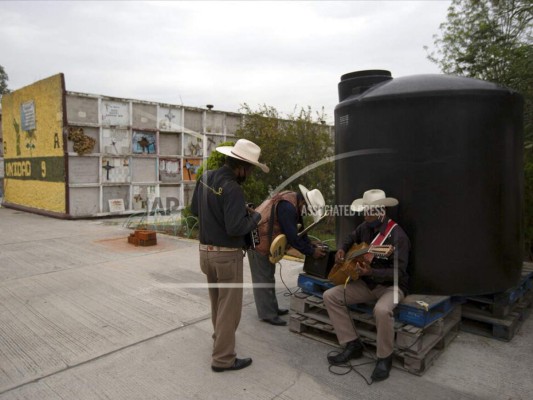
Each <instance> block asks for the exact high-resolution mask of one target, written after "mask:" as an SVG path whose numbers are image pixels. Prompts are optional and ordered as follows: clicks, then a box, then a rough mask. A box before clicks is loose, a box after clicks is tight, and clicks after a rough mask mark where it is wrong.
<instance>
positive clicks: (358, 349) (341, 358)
mask: <svg viewBox="0 0 533 400" xmlns="http://www.w3.org/2000/svg"><path fill="white" fill-rule="evenodd" d="M362 356H363V345H362V344H361V341H360V340H359V339H355V340H352V341H351V342H348V343H346V347H345V348H344V350H343V351H342V352H341V353H339V354H337V355H336V356H328V361H329V363H330V364H332V365H336V364H345V363H347V362H348V361H350V360H351V359H354V358H359V357H362Z"/></svg>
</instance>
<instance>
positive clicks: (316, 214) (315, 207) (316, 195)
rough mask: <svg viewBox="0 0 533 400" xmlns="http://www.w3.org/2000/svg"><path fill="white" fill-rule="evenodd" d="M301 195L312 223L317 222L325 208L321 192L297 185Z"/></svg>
mask: <svg viewBox="0 0 533 400" xmlns="http://www.w3.org/2000/svg"><path fill="white" fill-rule="evenodd" d="M298 187H299V188H300V191H301V192H302V195H303V197H304V199H305V202H306V204H307V207H308V209H309V210H310V214H311V215H312V216H313V220H314V222H317V221H318V220H319V219H320V217H322V215H323V214H324V209H325V207H326V201H325V200H324V196H323V195H322V192H321V191H320V190H318V189H313V190H309V189H307V188H306V187H305V186H303V185H298Z"/></svg>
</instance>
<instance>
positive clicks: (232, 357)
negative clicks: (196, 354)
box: [191, 139, 269, 372]
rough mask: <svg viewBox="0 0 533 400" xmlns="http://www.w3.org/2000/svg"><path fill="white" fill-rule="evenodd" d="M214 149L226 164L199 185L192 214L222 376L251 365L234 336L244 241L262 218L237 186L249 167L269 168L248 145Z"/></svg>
mask: <svg viewBox="0 0 533 400" xmlns="http://www.w3.org/2000/svg"><path fill="white" fill-rule="evenodd" d="M216 150H217V151H218V152H220V153H222V154H225V155H226V161H225V164H224V165H223V166H222V167H220V168H219V169H216V170H214V171H207V172H205V173H204V174H203V175H202V177H201V178H200V179H199V180H198V182H197V183H196V187H195V189H194V195H193V199H192V203H191V211H192V213H193V214H194V215H196V216H197V217H198V220H199V229H200V268H201V269H202V272H203V273H204V274H205V275H206V277H207V282H208V284H209V299H210V300H211V320H212V323H213V328H214V333H213V340H214V343H213V353H212V363H211V369H212V370H213V371H215V372H223V371H235V370H239V369H242V368H246V367H248V366H249V365H250V364H252V359H251V358H237V357H236V354H235V331H236V330H237V327H238V326H239V322H240V319H241V310H242V293H243V288H242V283H243V258H244V251H243V248H244V247H245V236H246V235H249V234H250V232H251V231H252V230H253V229H255V228H256V227H257V224H258V223H259V220H260V219H261V215H260V214H258V213H256V212H253V211H251V210H249V209H248V208H247V207H246V202H245V200H244V193H243V190H242V188H241V186H240V185H241V184H242V183H243V182H244V181H245V180H246V178H247V177H248V176H250V174H251V173H252V169H253V167H254V166H257V167H259V168H261V170H262V171H263V172H268V171H269V169H268V167H267V166H266V165H264V164H261V163H260V162H259V156H260V154H261V149H260V147H259V146H257V145H256V144H255V143H253V142H250V141H249V140H246V139H239V140H238V141H237V143H235V146H222V147H217V149H216Z"/></svg>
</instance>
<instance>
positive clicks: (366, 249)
mask: <svg viewBox="0 0 533 400" xmlns="http://www.w3.org/2000/svg"><path fill="white" fill-rule="evenodd" d="M393 252H394V246H392V245H370V246H369V245H368V244H366V243H364V242H363V243H359V244H354V245H353V246H352V247H351V248H350V250H348V253H347V254H346V257H345V258H344V260H343V261H341V262H337V263H335V265H334V266H333V268H332V269H331V271H330V273H329V275H328V279H329V280H330V281H331V282H333V283H334V284H335V285H343V284H344V283H346V280H347V279H348V277H349V278H350V280H352V281H354V280H357V279H359V273H358V272H357V263H367V264H370V263H371V262H372V259H373V258H374V257H378V258H389V257H390V255H391V254H392V253H393Z"/></svg>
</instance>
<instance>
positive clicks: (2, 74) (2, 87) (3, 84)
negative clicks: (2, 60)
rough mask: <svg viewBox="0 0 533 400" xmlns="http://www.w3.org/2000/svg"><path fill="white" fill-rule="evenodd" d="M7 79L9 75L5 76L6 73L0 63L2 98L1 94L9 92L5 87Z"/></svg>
mask: <svg viewBox="0 0 533 400" xmlns="http://www.w3.org/2000/svg"><path fill="white" fill-rule="evenodd" d="M8 80H9V77H8V76H7V73H6V71H5V70H4V67H2V66H1V65H0V98H2V95H3V94H6V93H9V89H8V88H7V81H8Z"/></svg>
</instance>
